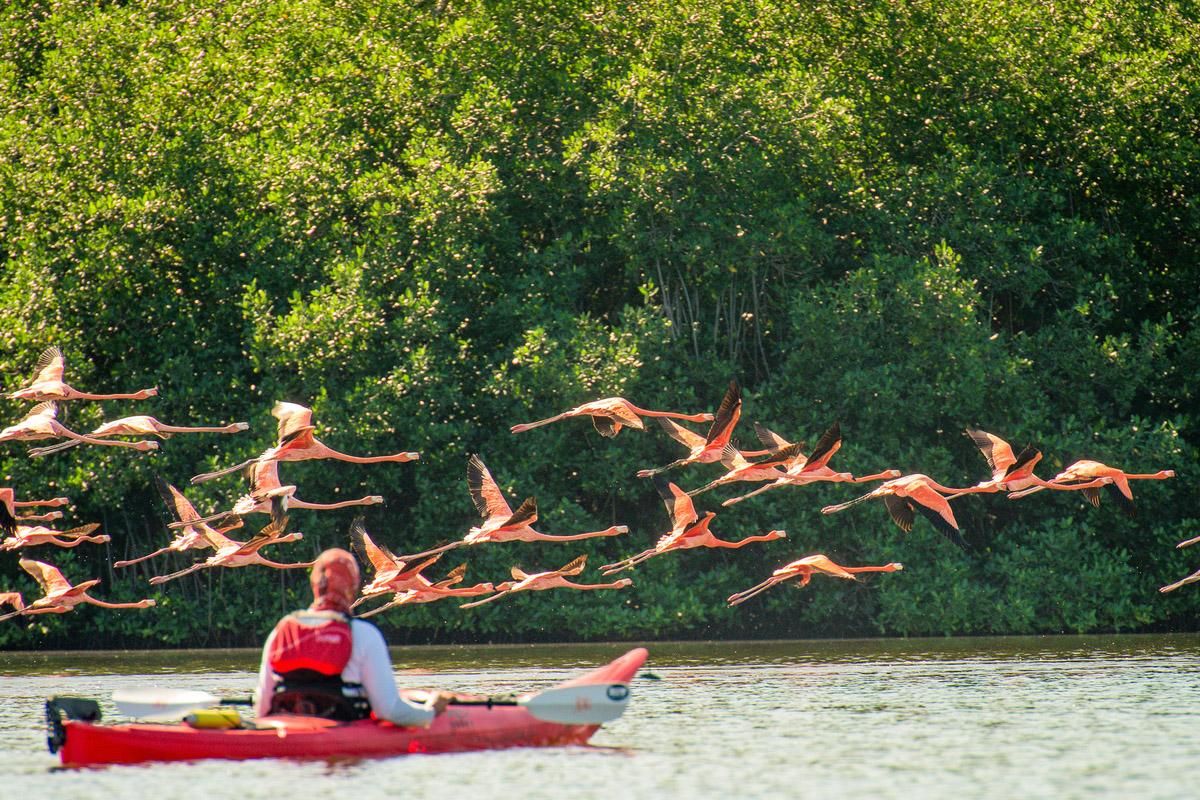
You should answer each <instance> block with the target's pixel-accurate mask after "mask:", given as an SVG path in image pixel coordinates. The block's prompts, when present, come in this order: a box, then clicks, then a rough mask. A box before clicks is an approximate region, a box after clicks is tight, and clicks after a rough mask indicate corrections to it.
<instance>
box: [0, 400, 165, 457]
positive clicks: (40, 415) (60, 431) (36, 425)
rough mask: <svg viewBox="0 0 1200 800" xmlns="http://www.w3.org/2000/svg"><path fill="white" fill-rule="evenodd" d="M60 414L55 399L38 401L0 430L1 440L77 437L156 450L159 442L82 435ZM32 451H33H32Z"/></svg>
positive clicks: (104, 443) (90, 441)
mask: <svg viewBox="0 0 1200 800" xmlns="http://www.w3.org/2000/svg"><path fill="white" fill-rule="evenodd" d="M57 414H58V406H57V405H55V403H54V402H53V401H47V402H44V403H38V404H37V405H36V406H34V407H33V408H31V409H30V410H29V413H28V414H26V415H25V416H24V418H22V419H21V421H20V422H18V423H17V424H16V425H10V426H9V427H7V428H5V429H4V430H3V431H0V442H8V441H30V440H35V439H54V438H67V439H75V440H78V441H81V442H87V443H88V444H103V445H113V446H116V447H132V448H133V449H134V450H141V451H143V452H145V451H146V450H156V449H158V442H150V441H140V442H109V441H105V440H104V439H94V438H92V437H90V436H82V435H80V434H78V433H75V432H74V431H70V430H67V428H65V427H63V425H62V424H61V423H60V422H59V421H58V420H57V419H55V417H56V416H57ZM31 453H32V451H31Z"/></svg>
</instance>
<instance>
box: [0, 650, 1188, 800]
mask: <svg viewBox="0 0 1200 800" xmlns="http://www.w3.org/2000/svg"><path fill="white" fill-rule="evenodd" d="M627 648H628V646H627V645H623V644H612V645H587V646H534V647H477V648H464V647H439V648H408V649H405V650H403V651H402V652H401V651H394V652H393V657H394V659H395V660H396V663H397V667H398V670H399V672H400V676H399V677H400V681H401V683H402V684H403V685H414V686H420V685H431V684H432V685H438V686H444V687H446V688H452V689H461V690H464V691H485V692H486V691H507V690H513V689H519V690H526V689H536V688H540V687H544V686H548V685H550V684H551V683H553V682H555V681H558V680H561V679H563V678H565V677H569V676H572V675H575V674H578V673H579V672H580V671H581V670H582V669H586V668H589V667H592V666H596V665H598V664H600V663H603V662H605V661H607V660H609V659H610V658H612V657H615V656H616V655H619V654H620V653H621V652H624V650H626V649H627ZM649 648H650V661H649V662H648V664H647V669H648V670H649V671H650V672H652V673H653V674H654V675H656V676H658V678H659V680H652V679H650V678H648V677H641V678H638V679H637V680H635V681H634V684H633V688H634V700H633V702H632V703H631V705H630V709H629V711H628V712H626V714H625V716H624V717H622V718H621V719H620V720H617V721H616V722H614V723H610V724H609V725H607V726H605V727H604V728H603V729H601V731H600V732H599V733H598V734H597V735H596V736H595V738H594V739H593V740H592V742H593V745H595V746H594V747H586V748H585V747H574V748H547V749H522V750H509V751H494V752H485V753H469V754H453V755H440V756H408V757H399V758H391V759H383V760H377V761H362V762H355V763H341V764H326V763H323V762H302V763H295V762H286V761H248V762H204V763H198V764H160V765H153V766H138V767H112V768H105V769H94V770H55V769H53V768H54V766H55V764H56V763H57V757H55V756H51V755H50V754H49V752H47V750H46V748H45V740H44V731H43V729H42V723H41V719H42V703H43V700H44V698H45V697H46V696H47V695H50V694H55V693H58V694H71V695H81V696H91V697H96V698H98V699H106V698H107V697H108V696H109V695H110V694H111V693H112V691H113V690H114V689H117V688H124V687H134V686H144V685H154V686H172V687H181V688H192V689H204V690H207V691H212V692H216V693H218V694H221V693H228V694H231V695H235V694H245V693H246V692H248V691H249V690H250V688H251V687H252V686H253V684H254V670H255V668H256V666H257V665H256V660H257V653H254V652H251V651H205V652H195V651H190V652H167V653H142V652H132V653H36V654H35V653H0V777H2V780H0V798H5V799H7V798H21V799H22V800H24V799H25V798H29V800H33V798H41V797H54V798H71V800H89V799H90V798H97V800H100V799H102V800H112V798H116V797H149V798H154V800H167V799H168V798H183V797H188V798H205V797H214V798H226V797H228V798H239V799H241V798H279V797H280V796H281V793H285V792H292V793H300V792H303V796H304V797H305V798H308V797H314V798H335V797H336V798H353V800H371V799H372V798H439V797H445V796H452V797H469V798H493V797H516V798H519V799H520V800H539V798H554V799H555V800H560V799H561V798H624V797H634V798H643V797H644V798H663V797H668V798H673V797H680V798H682V797H714V798H741V797H789V798H797V797H798V798H841V797H849V796H851V795H859V796H862V797H867V798H877V797H921V798H980V797H988V798H990V797H996V798H1010V797H1054V798H1066V797H1137V798H1184V797H1195V796H1197V794H1198V793H1200V789H1198V788H1197V785H1196V781H1195V777H1194V775H1195V770H1196V768H1197V765H1198V764H1200V732H1198V730H1197V725H1196V719H1197V715H1198V714H1200V636H1197V635H1187V636H1111V637H1046V638H998V639H950V640H946V639H938V640H869V641H838V642H830V641H796V642H769V643H762V642H754V643H741V642H726V643H689V644H652V645H649ZM418 667H419V669H418ZM104 710H105V713H106V716H107V717H108V718H109V719H112V718H113V717H114V716H115V711H114V710H113V709H112V706H111V704H110V703H107V702H106V703H105V704H104Z"/></svg>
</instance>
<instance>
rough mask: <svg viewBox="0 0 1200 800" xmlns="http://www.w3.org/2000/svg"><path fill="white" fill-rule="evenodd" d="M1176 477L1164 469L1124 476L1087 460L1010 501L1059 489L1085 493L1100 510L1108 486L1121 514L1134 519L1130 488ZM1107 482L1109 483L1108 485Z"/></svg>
mask: <svg viewBox="0 0 1200 800" xmlns="http://www.w3.org/2000/svg"><path fill="white" fill-rule="evenodd" d="M1174 477H1175V470H1173V469H1164V470H1159V471H1158V472H1152V473H1149V474H1141V475H1139V474H1134V473H1131V472H1123V471H1122V470H1119V469H1117V468H1116V467H1110V466H1108V465H1107V464H1101V463H1100V462H1099V461H1088V460H1086V459H1085V460H1082V461H1076V462H1075V463H1074V464H1071V465H1070V466H1068V467H1067V468H1066V469H1065V470H1063V471H1062V472H1060V473H1058V474H1057V475H1055V476H1054V477H1053V478H1051V479H1050V480H1049V481H1045V482H1043V483H1041V484H1039V485H1037V486H1031V487H1030V488H1028V489H1022V490H1021V491H1019V492H1012V493H1011V494H1009V496H1008V499H1009V500H1016V499H1017V498H1018V497H1024V496H1025V495H1027V494H1033V493H1034V492H1037V491H1040V490H1042V489H1056V490H1058V491H1075V490H1079V489H1082V490H1083V496H1084V497H1086V498H1087V499H1088V502H1090V503H1091V504H1092V505H1093V506H1096V507H1097V508H1099V507H1100V490H1099V489H1098V488H1096V487H1097V486H1098V485H1101V484H1105V485H1108V491H1109V494H1111V495H1112V496H1113V498H1114V499H1115V500H1116V501H1117V505H1119V506H1120V507H1121V510H1122V511H1124V512H1125V513H1126V514H1128V515H1129V516H1131V517H1132V516H1133V515H1134V512H1135V511H1136V508H1135V506H1134V504H1133V491H1132V490H1131V489H1130V488H1129V481H1132V480H1148V481H1162V480H1166V479H1167V478H1174ZM1104 479H1107V481H1105V480H1104Z"/></svg>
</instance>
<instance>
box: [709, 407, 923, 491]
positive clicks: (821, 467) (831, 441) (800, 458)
mask: <svg viewBox="0 0 1200 800" xmlns="http://www.w3.org/2000/svg"><path fill="white" fill-rule="evenodd" d="M754 430H755V432H756V433H757V434H758V439H759V441H760V442H762V443H763V445H765V446H766V447H767V448H768V451H769V452H772V453H779V454H780V455H781V456H786V458H787V459H788V460H787V462H786V468H785V471H784V474H783V475H780V476H778V477H777V478H776V479H775V480H774V481H772V482H771V483H769V484H767V485H766V486H761V487H759V488H758V489H755V490H754V491H752V492H749V493H747V494H744V495H741V496H740V497H732V498H730V499H728V500H726V501H724V502H723V503H721V505H723V506H731V505H734V504H735V503H740V502H742V501H743V500H748V499H749V498H751V497H754V496H755V495H758V494H762V493H763V492H766V491H770V490H771V489H778V488H780V487H782V486H806V485H808V484H810V483H817V482H828V483H840V482H847V483H864V482H866V481H877V480H888V479H890V478H899V477H900V474H901V473H900V470H897V469H889V470H885V471H883V472H878V473H875V474H874V475H863V476H861V477H858V478H856V477H854V475H853V474H851V473H849V472H834V471H833V470H832V469H830V468H829V466H828V464H829V459H830V458H832V457H833V454H834V453H836V452H837V451H838V450H839V449H841V446H842V431H841V424H840V423H838V422H834V423H833V425H832V426H830V428H829V429H828V430H827V431H825V433H823V434H821V438H820V439H818V440H817V445H816V447H814V448H813V452H812V454H811V455H809V456H805V455H804V453H802V452H801V451H800V449H799V448H800V447H801V445H798V444H793V443H792V442H789V441H788V440H787V439H784V438H783V437H782V436H780V435H779V434H777V433H775V432H774V431H772V430H771V429H770V428H768V427H766V426H765V425H760V424H758V423H757V422H756V423H754Z"/></svg>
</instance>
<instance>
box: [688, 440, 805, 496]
mask: <svg viewBox="0 0 1200 800" xmlns="http://www.w3.org/2000/svg"><path fill="white" fill-rule="evenodd" d="M797 452H798V450H797ZM791 457H792V453H791V452H790V451H789V450H787V449H784V450H780V451H778V452H777V453H776V454H775V455H773V456H769V457H768V458H766V459H764V460H762V461H749V460H747V458H746V456H745V455H744V454H743V453H742V452H741V451H740V450H738V449H737V448H736V447H734V446H733V443H732V442H730V443H729V444H727V445H725V449H724V450H723V451H722V452H721V466H723V467H725V469H726V470H728V472H726V473H725V474H724V475H722V476H721V477H719V478H717V479H716V480H712V481H709V482H708V483H706V484H705V485H703V486H701V487H700V488H699V489H693V490H692V491H690V492H688V495H689V496H690V497H695V496H696V495H698V494H703V493H704V492H707V491H708V490H709V489H715V488H717V487H718V486H724V485H725V484H727V483H734V482H735V481H742V482H753V481H770V480H776V479H778V478H781V477H783V475H784V473H783V472H781V471H780V470H779V467H780V466H781V465H783V464H786V463H788V461H789V460H790V459H791Z"/></svg>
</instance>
